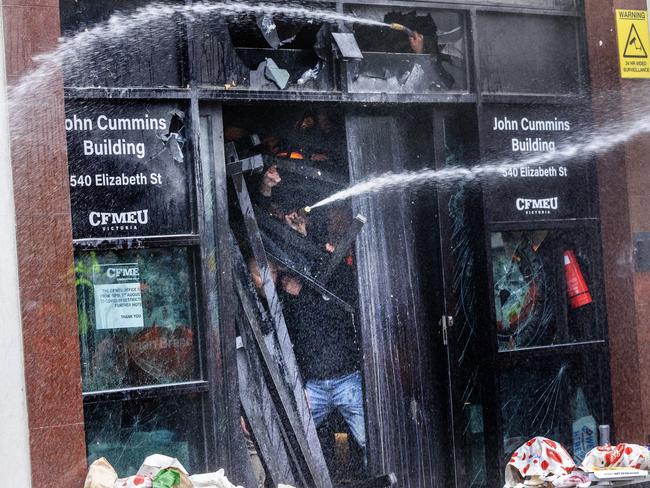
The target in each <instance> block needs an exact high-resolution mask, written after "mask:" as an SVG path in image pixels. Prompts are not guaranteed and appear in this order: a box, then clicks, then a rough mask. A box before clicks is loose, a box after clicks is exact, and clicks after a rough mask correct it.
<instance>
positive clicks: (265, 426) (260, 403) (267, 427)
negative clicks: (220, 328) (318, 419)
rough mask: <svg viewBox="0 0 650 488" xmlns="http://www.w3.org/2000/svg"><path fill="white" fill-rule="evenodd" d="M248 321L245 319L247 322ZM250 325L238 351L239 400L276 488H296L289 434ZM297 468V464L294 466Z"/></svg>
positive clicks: (242, 336)
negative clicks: (282, 486) (284, 487)
mask: <svg viewBox="0 0 650 488" xmlns="http://www.w3.org/2000/svg"><path fill="white" fill-rule="evenodd" d="M244 320H245V319H244ZM248 327H249V326H248V324H243V325H242V327H241V333H242V335H241V339H242V343H243V344H242V346H241V347H239V348H238V349H237V368H238V370H239V397H240V400H241V405H242V408H243V410H244V413H245V414H246V419H247V420H248V424H249V428H250V430H251V431H252V434H253V437H254V438H255V441H256V443H257V447H258V448H259V455H260V458H262V460H263V461H264V466H265V468H266V473H267V474H268V476H269V477H270V478H271V482H272V483H273V485H275V486H277V485H278V484H279V483H283V484H288V485H291V486H296V485H297V484H298V483H297V482H296V479H295V477H294V475H293V471H292V459H291V458H292V456H293V453H292V452H290V451H289V450H290V447H289V442H288V438H287V434H286V432H285V430H284V427H283V425H282V422H280V416H279V414H278V412H277V410H276V408H275V405H274V403H273V398H272V395H271V392H270V391H269V389H268V387H267V386H266V383H265V382H264V372H263V369H262V365H261V363H260V360H259V357H258V355H257V352H256V351H255V346H254V339H253V338H252V336H251V334H250V330H246V329H248ZM293 463H294V465H295V462H293Z"/></svg>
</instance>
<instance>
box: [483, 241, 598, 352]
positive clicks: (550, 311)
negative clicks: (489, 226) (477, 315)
mask: <svg viewBox="0 0 650 488" xmlns="http://www.w3.org/2000/svg"><path fill="white" fill-rule="evenodd" d="M593 242H595V240H594V238H593V235H592V234H591V232H590V231H587V230H574V231H572V232H566V231H561V230H553V231H548V230H544V229H540V230H534V231H510V232H495V233H493V234H492V238H491V245H492V279H493V283H494V307H495V318H496V327H497V341H498V345H499V350H500V351H511V350H515V349H522V348H528V347H539V346H549V345H553V344H564V343H570V342H581V341H586V340H601V339H602V337H603V332H602V330H601V329H600V327H599V325H598V323H599V322H598V321H597V320H596V318H597V317H598V315H599V314H600V313H601V300H600V299H599V296H598V295H597V293H598V290H597V289H596V288H595V287H594V284H593V283H592V280H591V274H592V269H593V267H594V265H595V262H594V256H595V252H594V249H593V248H592V246H593V244H592V243H593Z"/></svg>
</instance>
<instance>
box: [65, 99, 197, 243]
mask: <svg viewBox="0 0 650 488" xmlns="http://www.w3.org/2000/svg"><path fill="white" fill-rule="evenodd" d="M66 109H67V110H66V120H65V128H66V132H67V136H68V160H69V172H70V196H71V203H72V226H73V237H74V238H75V239H84V238H103V237H106V238H108V237H130V236H152V235H170V234H184V233H188V232H189V231H190V229H191V222H190V218H189V216H190V215H191V212H190V206H189V179H188V178H189V175H190V174H191V172H190V171H188V161H187V157H186V155H185V153H186V151H184V149H183V145H184V127H183V119H184V113H183V112H182V111H180V110H179V109H178V108H177V107H176V106H175V105H172V104H164V103H155V104H141V103H135V104H123V103H112V104H111V103H98V102H95V103H93V102H90V103H89V102H87V101H86V102H84V103H83V104H81V103H69V104H68V106H67V107H66Z"/></svg>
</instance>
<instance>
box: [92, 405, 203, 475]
mask: <svg viewBox="0 0 650 488" xmlns="http://www.w3.org/2000/svg"><path fill="white" fill-rule="evenodd" d="M84 416H85V422H86V444H87V450H88V463H89V464H90V463H92V462H93V461H94V460H95V459H98V458H100V457H105V458H106V459H109V460H110V463H111V465H112V466H113V467H114V468H115V470H116V471H117V472H118V474H119V475H120V477H126V476H131V475H133V474H135V473H136V471H137V470H138V468H139V467H140V464H141V463H142V461H143V460H144V458H145V457H147V456H149V455H151V454H153V453H160V454H164V455H166V456H171V457H175V458H177V459H178V460H179V461H180V462H181V464H182V465H183V466H184V467H185V469H187V470H188V471H189V472H190V473H191V472H195V473H197V472H203V471H205V454H204V452H203V449H202V445H203V442H204V441H203V429H202V424H203V421H202V413H201V398H200V397H198V396H182V397H171V396H170V397H162V398H155V399H147V400H138V401H128V402H122V401H114V402H103V403H95V404H92V403H91V404H88V405H85V407H84Z"/></svg>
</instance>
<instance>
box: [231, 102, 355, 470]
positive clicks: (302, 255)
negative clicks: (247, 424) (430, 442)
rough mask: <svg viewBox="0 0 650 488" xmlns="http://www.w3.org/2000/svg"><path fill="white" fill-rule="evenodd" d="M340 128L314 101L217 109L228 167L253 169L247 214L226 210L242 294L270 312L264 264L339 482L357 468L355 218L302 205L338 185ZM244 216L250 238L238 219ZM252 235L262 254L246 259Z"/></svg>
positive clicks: (342, 163) (342, 173)
mask: <svg viewBox="0 0 650 488" xmlns="http://www.w3.org/2000/svg"><path fill="white" fill-rule="evenodd" d="M262 114H263V116H262ZM343 124H344V123H343V119H342V117H341V115H340V113H338V112H337V110H335V109H332V108H329V107H323V106H318V105H315V106H304V107H298V106H273V105H269V106H268V107H264V108H263V109H257V110H249V109H246V110H244V109H243V108H242V107H236V108H232V109H230V110H226V111H225V113H224V127H225V140H226V160H227V164H228V165H229V166H230V167H231V170H230V171H233V172H241V171H242V170H243V169H244V168H254V170H253V172H252V174H250V173H251V171H250V170H249V171H247V172H248V173H249V174H247V175H246V180H245V184H246V187H247V191H248V192H249V194H250V200H251V202H252V210H253V214H254V215H250V214H246V216H245V217H243V218H242V209H240V208H239V206H238V205H237V204H235V203H234V198H233V203H232V204H231V210H230V215H231V219H232V221H231V226H232V229H233V232H234V237H235V239H236V241H237V244H238V248H239V251H238V253H241V259H243V260H245V262H246V267H245V268H244V269H243V272H244V273H248V275H249V276H250V283H251V284H252V287H251V288H252V289H251V290H249V294H250V295H251V296H252V297H253V298H254V299H255V300H260V303H261V306H262V307H264V311H265V312H267V313H270V314H273V313H275V312H274V310H273V304H272V302H271V301H270V300H269V296H268V291H269V289H268V286H269V283H268V282H264V280H265V278H264V273H263V272H262V267H261V266H260V263H259V262H258V261H259V260H260V259H263V260H265V261H268V264H269V266H270V273H269V275H268V278H267V279H268V280H270V281H271V282H272V286H274V287H275V289H276V291H277V297H278V299H279V300H280V304H281V313H282V314H283V317H284V320H285V321H286V328H287V331H288V334H289V337H290V340H291V342H292V344H293V348H292V349H293V354H294V355H295V360H296V362H297V365H298V368H299V371H300V375H301V377H302V380H303V383H304V387H305V391H306V394H307V397H308V399H309V405H310V409H311V413H312V416H313V419H314V422H315V425H316V427H317V428H318V432H319V438H320V440H321V447H322V450H323V451H324V455H325V459H326V460H327V463H328V466H329V468H330V473H331V474H332V475H333V476H334V478H335V479H338V480H339V481H341V480H345V479H350V478H351V477H352V478H359V477H361V476H362V474H363V471H364V468H363V467H364V465H365V461H364V459H365V452H364V448H365V442H366V433H365V429H366V426H365V417H364V405H363V386H362V385H363V379H362V376H361V350H360V342H359V336H358V330H357V320H358V318H357V301H358V296H357V295H358V292H357V284H356V263H355V261H356V260H355V254H354V246H353V242H354V237H355V236H356V233H357V232H358V231H359V229H360V227H361V226H362V225H363V223H364V220H363V218H362V217H360V216H357V217H354V218H353V215H352V211H351V208H350V206H349V204H341V205H334V206H330V207H325V208H323V209H314V210H313V211H311V212H309V211H308V210H305V207H307V206H309V205H313V204H314V203H316V202H317V201H319V200H321V199H322V198H324V197H326V196H328V195H329V194H331V193H333V192H334V191H336V190H339V189H342V188H344V187H345V185H346V183H347V181H348V170H347V156H346V153H347V151H346V142H345V135H344V125H343ZM247 156H248V157H249V158H251V157H259V158H260V160H259V161H260V163H261V164H259V165H258V166H256V167H255V165H251V164H249V163H242V162H241V160H242V159H244V158H245V157H247ZM236 161H240V162H239V164H237V163H236ZM236 191H237V192H239V191H240V190H239V189H236ZM240 204H241V200H240ZM251 217H254V219H255V222H256V227H257V232H256V235H254V236H251V234H250V232H251V226H250V223H247V221H246V220H247V219H250V218H251ZM255 239H260V240H261V242H262V243H263V246H264V250H265V255H263V256H260V255H258V254H256V253H255V249H254V247H255V245H256V244H255V242H252V241H253V240H255ZM264 266H266V263H264ZM260 401H261V400H260ZM253 430H254V429H253ZM253 435H255V432H253Z"/></svg>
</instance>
